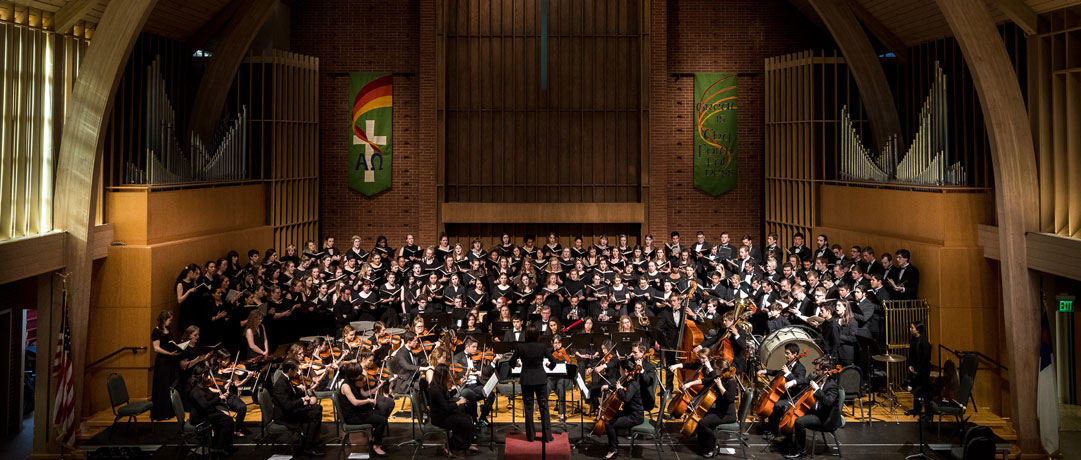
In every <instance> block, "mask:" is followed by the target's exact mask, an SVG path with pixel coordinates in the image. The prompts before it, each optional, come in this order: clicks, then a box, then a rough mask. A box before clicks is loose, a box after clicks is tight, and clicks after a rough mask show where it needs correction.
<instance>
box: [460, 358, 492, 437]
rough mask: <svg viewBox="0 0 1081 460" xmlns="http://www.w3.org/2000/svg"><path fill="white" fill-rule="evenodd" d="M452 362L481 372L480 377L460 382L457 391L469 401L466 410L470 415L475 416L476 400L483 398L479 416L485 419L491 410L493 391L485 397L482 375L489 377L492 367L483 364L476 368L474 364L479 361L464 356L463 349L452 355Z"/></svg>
mask: <svg viewBox="0 0 1081 460" xmlns="http://www.w3.org/2000/svg"><path fill="white" fill-rule="evenodd" d="M452 364H461V365H462V367H464V368H466V369H473V370H477V371H480V372H481V375H480V377H477V378H476V380H475V381H472V382H470V381H469V379H468V378H467V379H466V381H465V383H463V384H462V390H461V391H460V392H459V394H460V395H461V396H462V397H463V398H465V399H466V400H468V401H469V407H468V410H469V415H470V417H476V416H477V402H478V401H481V400H484V404H483V405H482V406H481V409H480V418H481V419H485V420H486V419H487V418H488V414H489V413H490V412H491V410H492V402H493V401H495V392H492V394H490V395H488V396H487V397H485V396H484V383H485V379H484V377H485V376H488V377H490V376H491V373H492V371H494V369H493V368H492V366H490V365H488V366H484V367H483V368H477V367H476V366H477V365H479V364H480V363H478V362H476V361H473V360H472V359H470V358H469V357H468V356H466V354H465V352H464V351H462V352H458V354H456V355H454V359H453V363H452Z"/></svg>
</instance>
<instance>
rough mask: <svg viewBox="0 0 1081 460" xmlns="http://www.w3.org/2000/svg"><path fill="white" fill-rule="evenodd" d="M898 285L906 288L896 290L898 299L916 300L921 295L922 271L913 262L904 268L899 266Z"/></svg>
mask: <svg viewBox="0 0 1081 460" xmlns="http://www.w3.org/2000/svg"><path fill="white" fill-rule="evenodd" d="M897 285H898V286H901V287H903V288H904V290H903V291H894V292H895V293H896V294H897V299H898V300H915V299H916V298H917V296H918V295H919V292H918V290H919V286H920V271H919V270H917V269H916V266H915V265H912V264H911V263H910V264H908V265H906V266H905V267H903V268H901V267H898V268H897Z"/></svg>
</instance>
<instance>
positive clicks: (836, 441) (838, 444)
mask: <svg viewBox="0 0 1081 460" xmlns="http://www.w3.org/2000/svg"><path fill="white" fill-rule="evenodd" d="M830 434H831V435H833V444H834V446H836V447H837V457H838V458H840V457H841V456H842V455H841V441H838V440H837V432H836V431H834V432H832V433H830ZM822 442H826V436H825V435H823V436H822ZM827 445H829V444H827Z"/></svg>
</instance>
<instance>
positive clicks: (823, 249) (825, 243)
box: [814, 234, 836, 265]
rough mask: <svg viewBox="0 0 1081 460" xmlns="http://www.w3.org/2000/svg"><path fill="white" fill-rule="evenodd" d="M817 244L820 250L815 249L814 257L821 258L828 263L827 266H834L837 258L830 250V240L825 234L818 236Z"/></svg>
mask: <svg viewBox="0 0 1081 460" xmlns="http://www.w3.org/2000/svg"><path fill="white" fill-rule="evenodd" d="M815 244H817V245H818V249H815V253H814V256H815V257H821V258H822V259H823V260H825V261H826V264H827V265H833V262H834V260H835V259H836V257H835V256H834V255H833V251H832V250H830V239H829V237H828V236H826V235H825V234H821V235H818V238H816V239H815Z"/></svg>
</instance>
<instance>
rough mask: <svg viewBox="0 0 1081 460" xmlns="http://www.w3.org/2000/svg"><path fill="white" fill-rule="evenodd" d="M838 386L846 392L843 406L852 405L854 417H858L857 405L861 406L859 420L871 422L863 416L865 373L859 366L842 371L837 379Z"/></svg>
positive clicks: (852, 366)
mask: <svg viewBox="0 0 1081 460" xmlns="http://www.w3.org/2000/svg"><path fill="white" fill-rule="evenodd" d="M837 384H838V385H840V386H841V389H843V390H845V399H844V402H843V403H842V404H848V403H852V416H853V417H855V416H856V405H857V404H858V405H859V406H860V418H859V420H861V421H863V420H867V421H870V419H868V418H867V417H865V416H864V415H863V371H862V370H860V368H859V366H856V365H854V364H853V365H851V366H848V367H846V368H844V369H842V370H841V373H840V375H838V377H837Z"/></svg>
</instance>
